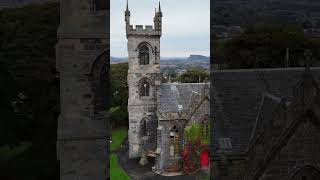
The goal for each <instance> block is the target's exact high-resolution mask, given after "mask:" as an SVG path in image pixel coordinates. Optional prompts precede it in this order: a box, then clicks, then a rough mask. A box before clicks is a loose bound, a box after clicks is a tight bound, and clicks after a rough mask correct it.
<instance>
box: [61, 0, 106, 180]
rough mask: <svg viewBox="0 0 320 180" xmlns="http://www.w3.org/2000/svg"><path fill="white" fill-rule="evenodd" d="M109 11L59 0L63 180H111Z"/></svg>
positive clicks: (82, 1)
mask: <svg viewBox="0 0 320 180" xmlns="http://www.w3.org/2000/svg"><path fill="white" fill-rule="evenodd" d="M109 9H110V5H109V2H108V1H105V0H61V1H60V26H59V29H58V32H57V39H58V43H57V45H56V59H57V61H56V66H57V70H58V72H59V73H60V101H61V112H60V115H59V119H58V133H57V134H58V137H57V139H58V140H57V158H58V160H59V161H60V179H61V180H79V179H81V180H92V179H96V180H105V179H107V178H108V177H109V170H108V169H107V166H108V162H109V160H108V158H107V155H108V145H109V142H108V139H109V138H108V135H107V124H106V123H107V116H106V114H105V113H106V111H107V110H106V109H107V106H108V105H107V102H108V96H107V94H108V87H109V85H108V73H109V69H110V68H109V61H108V57H109V49H108V47H109V46H108V44H109V27H108V24H109V23H108V22H109V12H108V11H109Z"/></svg>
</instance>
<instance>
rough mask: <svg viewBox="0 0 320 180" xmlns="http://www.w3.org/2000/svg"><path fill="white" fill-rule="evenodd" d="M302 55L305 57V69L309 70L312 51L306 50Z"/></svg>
mask: <svg viewBox="0 0 320 180" xmlns="http://www.w3.org/2000/svg"><path fill="white" fill-rule="evenodd" d="M304 55H305V57H306V59H305V68H306V71H310V66H311V60H312V52H311V51H310V50H306V51H305V53H304Z"/></svg>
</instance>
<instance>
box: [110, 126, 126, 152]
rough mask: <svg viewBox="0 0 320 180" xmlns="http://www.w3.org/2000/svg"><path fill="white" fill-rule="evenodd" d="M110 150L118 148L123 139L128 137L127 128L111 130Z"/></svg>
mask: <svg viewBox="0 0 320 180" xmlns="http://www.w3.org/2000/svg"><path fill="white" fill-rule="evenodd" d="M111 135H112V136H111V141H112V142H111V143H110V151H111V152H112V151H114V150H117V149H118V148H120V146H121V144H122V143H123V141H124V140H125V139H126V138H127V137H128V130H127V129H126V128H119V129H115V130H113V131H112V132H111Z"/></svg>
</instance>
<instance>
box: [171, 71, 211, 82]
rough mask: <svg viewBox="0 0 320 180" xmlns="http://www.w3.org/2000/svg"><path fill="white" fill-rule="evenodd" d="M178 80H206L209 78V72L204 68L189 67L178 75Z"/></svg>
mask: <svg viewBox="0 0 320 180" xmlns="http://www.w3.org/2000/svg"><path fill="white" fill-rule="evenodd" d="M176 80H177V81H179V82H182V83H199V80H200V82H205V81H208V80H209V73H208V72H206V71H205V70H203V69H189V70H187V72H185V73H183V74H181V75H180V76H178V77H177V78H176Z"/></svg>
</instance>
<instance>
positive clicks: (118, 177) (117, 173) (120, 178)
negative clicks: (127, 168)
mask: <svg viewBox="0 0 320 180" xmlns="http://www.w3.org/2000/svg"><path fill="white" fill-rule="evenodd" d="M110 179H111V180H130V177H129V176H128V175H127V174H126V172H124V170H123V169H122V168H121V167H120V165H119V163H118V157H117V155H115V154H111V155H110Z"/></svg>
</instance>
